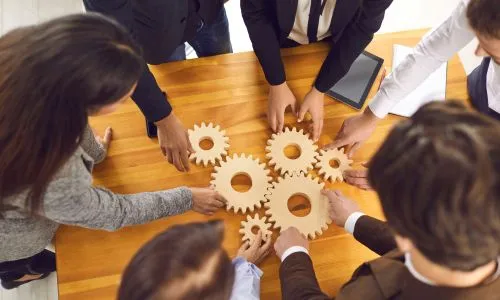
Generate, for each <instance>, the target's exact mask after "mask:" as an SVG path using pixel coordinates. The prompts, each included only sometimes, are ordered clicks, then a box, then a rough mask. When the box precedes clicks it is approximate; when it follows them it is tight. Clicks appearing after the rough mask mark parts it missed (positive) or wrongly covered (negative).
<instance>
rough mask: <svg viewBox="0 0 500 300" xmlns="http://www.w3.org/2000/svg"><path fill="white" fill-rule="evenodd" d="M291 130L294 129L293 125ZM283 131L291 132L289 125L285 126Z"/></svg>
mask: <svg viewBox="0 0 500 300" xmlns="http://www.w3.org/2000/svg"><path fill="white" fill-rule="evenodd" d="M293 130H295V127H294V128H293ZM285 132H291V131H290V127H285Z"/></svg>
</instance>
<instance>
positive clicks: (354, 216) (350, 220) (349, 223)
mask: <svg viewBox="0 0 500 300" xmlns="http://www.w3.org/2000/svg"><path fill="white" fill-rule="evenodd" d="M364 215H365V214H364V213H362V212H361V211H355V212H353V213H351V214H350V215H349V216H348V217H347V219H346V221H345V223H344V230H345V231H347V232H349V233H350V234H354V229H355V227H356V223H357V222H358V220H359V218H361V217H362V216H364Z"/></svg>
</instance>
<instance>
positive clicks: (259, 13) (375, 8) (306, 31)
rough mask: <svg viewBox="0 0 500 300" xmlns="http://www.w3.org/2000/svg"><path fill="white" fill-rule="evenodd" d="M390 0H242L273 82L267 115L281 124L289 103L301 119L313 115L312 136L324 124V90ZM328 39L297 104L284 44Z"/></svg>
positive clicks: (274, 123)
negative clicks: (310, 82)
mask: <svg viewBox="0 0 500 300" xmlns="http://www.w3.org/2000/svg"><path fill="white" fill-rule="evenodd" d="M391 3H392V0H241V10H242V14H243V20H244V21H245V24H246V26H247V29H248V33H249V35H250V39H251V40H252V44H253V49H254V51H255V54H256V55H257V57H258V59H259V61H260V64H261V66H262V69H263V70H264V74H265V76H266V79H267V81H268V82H269V85H270V88H269V108H268V121H269V125H270V126H271V129H272V130H273V131H275V132H280V131H282V130H283V126H284V114H285V110H286V109H287V107H288V106H290V107H291V108H292V111H293V112H294V113H296V114H297V117H298V120H299V122H301V121H302V120H303V119H304V116H305V114H306V113H307V112H309V113H310V115H311V117H312V126H311V127H312V128H311V129H312V133H313V139H314V140H318V139H319V136H320V134H321V131H322V128H323V100H324V99H323V98H324V97H323V95H324V93H325V92H326V91H327V90H329V89H330V88H331V87H332V86H334V85H335V84H336V83H337V82H338V81H339V80H340V79H341V78H342V77H344V75H345V74H346V73H347V71H348V70H349V68H350V67H351V65H352V63H353V62H354V60H355V59H356V58H357V57H358V56H359V55H360V54H361V53H362V52H363V50H364V49H365V48H366V46H367V45H368V44H369V43H370V42H371V40H372V39H373V35H374V33H375V32H377V31H378V30H379V28H380V26H381V24H382V20H383V19H384V14H385V10H386V9H387V8H388V7H389V5H390V4H391ZM318 41H329V42H330V43H331V45H332V46H331V50H330V52H329V53H328V56H327V57H326V59H325V61H324V62H323V65H322V67H321V69H320V71H319V73H318V76H317V77H316V81H315V82H314V85H313V86H312V87H311V90H310V91H309V93H307V95H306V96H305V98H304V101H303V103H302V105H301V107H300V110H298V109H297V106H296V99H295V96H294V95H293V93H292V92H291V90H290V88H289V87H288V85H287V82H286V79H287V78H286V75H285V68H284V66H283V62H282V60H281V57H280V48H283V47H293V46H297V45H301V44H309V43H315V42H318Z"/></svg>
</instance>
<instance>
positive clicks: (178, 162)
mask: <svg viewBox="0 0 500 300" xmlns="http://www.w3.org/2000/svg"><path fill="white" fill-rule="evenodd" d="M172 160H173V162H174V166H175V167H176V168H177V170H178V171H180V172H184V166H183V165H182V162H181V158H180V153H179V152H178V151H175V150H174V151H172Z"/></svg>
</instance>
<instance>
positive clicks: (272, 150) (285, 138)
mask: <svg viewBox="0 0 500 300" xmlns="http://www.w3.org/2000/svg"><path fill="white" fill-rule="evenodd" d="M267 145H268V146H267V147H266V152H268V153H267V154H266V157H267V158H268V159H270V161H269V165H271V166H274V168H275V169H276V171H279V172H280V174H281V175H283V174H286V173H288V174H292V173H299V172H304V173H307V172H308V170H310V169H312V168H313V163H315V162H316V159H315V156H316V149H317V148H318V146H316V145H314V142H313V141H312V140H310V139H309V134H307V133H304V131H303V130H302V129H301V130H300V131H297V129H296V128H292V129H291V130H290V128H286V129H285V131H284V132H282V133H279V134H273V135H272V136H271V139H269V140H268V141H267ZM291 145H294V146H297V147H298V148H299V149H300V156H299V157H297V158H296V159H290V158H288V157H286V155H285V154H284V152H283V150H284V149H285V148H286V147H287V146H291Z"/></svg>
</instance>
